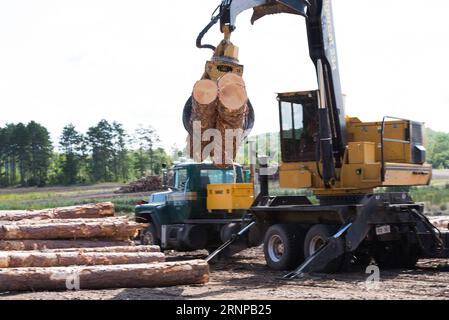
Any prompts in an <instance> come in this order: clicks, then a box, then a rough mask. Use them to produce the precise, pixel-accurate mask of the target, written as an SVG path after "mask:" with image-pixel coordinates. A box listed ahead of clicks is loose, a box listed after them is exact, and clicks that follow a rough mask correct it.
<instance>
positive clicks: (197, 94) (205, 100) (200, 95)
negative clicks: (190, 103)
mask: <svg viewBox="0 0 449 320" xmlns="http://www.w3.org/2000/svg"><path fill="white" fill-rule="evenodd" d="M192 95H193V99H194V100H195V101H196V102H197V103H198V104H200V105H210V104H212V103H213V102H214V101H216V100H217V96H218V87H217V84H216V83H215V82H214V81H212V80H200V81H198V82H197V83H196V84H195V86H194V88H193V94H192Z"/></svg>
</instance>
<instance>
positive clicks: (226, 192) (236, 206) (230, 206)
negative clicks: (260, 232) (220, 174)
mask: <svg viewBox="0 0 449 320" xmlns="http://www.w3.org/2000/svg"><path fill="white" fill-rule="evenodd" d="M253 202H254V185H253V184H252V183H236V184H210V185H208V186H207V210H208V211H209V212H213V211H227V212H229V213H232V212H233V211H236V210H248V209H250V208H251V206H252V204H253Z"/></svg>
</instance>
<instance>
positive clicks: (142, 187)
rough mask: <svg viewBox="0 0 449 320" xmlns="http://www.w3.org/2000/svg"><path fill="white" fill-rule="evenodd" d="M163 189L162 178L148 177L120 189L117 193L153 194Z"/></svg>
mask: <svg viewBox="0 0 449 320" xmlns="http://www.w3.org/2000/svg"><path fill="white" fill-rule="evenodd" d="M162 189H163V185H162V177H160V176H148V177H144V178H141V179H139V180H137V181H133V182H131V183H129V184H127V185H125V186H123V187H120V188H119V189H118V190H117V191H116V192H115V193H137V192H151V191H158V190H162Z"/></svg>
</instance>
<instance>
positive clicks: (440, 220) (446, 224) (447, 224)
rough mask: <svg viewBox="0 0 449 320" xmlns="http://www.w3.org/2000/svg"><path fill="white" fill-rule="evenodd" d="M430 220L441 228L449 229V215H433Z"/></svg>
mask: <svg viewBox="0 0 449 320" xmlns="http://www.w3.org/2000/svg"><path fill="white" fill-rule="evenodd" d="M430 222H432V224H433V225H434V226H435V227H437V228H438V229H441V230H448V229H449V217H446V216H441V217H432V218H430Z"/></svg>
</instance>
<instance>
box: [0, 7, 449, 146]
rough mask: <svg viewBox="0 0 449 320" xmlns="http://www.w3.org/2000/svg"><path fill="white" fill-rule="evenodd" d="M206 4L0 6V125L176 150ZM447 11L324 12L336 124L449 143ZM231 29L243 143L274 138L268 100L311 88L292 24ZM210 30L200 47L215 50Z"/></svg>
mask: <svg viewBox="0 0 449 320" xmlns="http://www.w3.org/2000/svg"><path fill="white" fill-rule="evenodd" d="M218 3H219V1H218V0H213V1H212V0H196V1H195V0H194V1H185V0H171V1H148V0H147V1H143V0H127V1H125V0H0V110H1V113H0V114H1V118H0V125H4V124H5V123H6V122H19V121H22V122H28V121H30V120H35V121H38V122H40V123H42V124H43V125H45V126H46V127H47V128H49V130H50V131H51V133H52V138H53V140H54V142H56V141H57V139H58V137H59V135H60V133H61V130H62V127H63V126H64V125H65V124H68V123H70V122H72V123H74V124H75V125H76V126H77V128H78V129H79V130H82V131H84V130H86V129H87V128H88V127H89V126H91V125H93V124H95V123H96V122H98V121H99V120H100V119H103V118H105V119H108V120H111V121H112V120H117V121H119V122H121V123H123V124H124V125H125V127H126V128H127V129H128V130H130V131H132V130H134V128H135V127H136V126H137V125H138V124H144V125H146V124H150V125H152V126H154V127H155V128H156V130H157V131H158V132H159V135H160V136H161V138H162V140H163V141H164V143H163V145H164V146H166V147H170V146H171V145H173V144H174V143H177V144H178V146H183V143H184V141H185V137H186V133H185V131H184V128H183V126H182V120H181V115H182V109H183V106H184V103H185V100H186V99H187V97H188V96H189V94H190V92H191V90H192V87H193V84H194V83H195V81H197V80H198V79H199V78H200V77H201V74H202V72H203V68H204V64H205V62H206V60H207V59H208V58H210V56H211V51H209V50H199V49H197V48H196V47H195V39H196V37H197V34H198V33H199V31H200V30H201V29H202V28H203V27H204V26H205V25H206V24H207V23H208V22H209V18H210V14H211V13H212V10H213V9H214V8H215V7H216V6H217V5H218ZM448 10H449V2H448V1H447V0H428V1H426V2H425V3H424V2H422V1H420V0H394V1H387V2H379V1H366V0H364V1H361V0H335V1H334V14H335V24H336V26H335V28H336V32H337V43H338V49H339V59H340V69H341V77H342V86H343V91H344V93H346V94H347V113H348V114H349V115H351V116H358V117H360V118H361V119H362V120H380V119H381V117H382V116H383V115H396V116H400V117H406V118H411V119H414V120H418V121H424V122H426V123H427V126H429V127H431V128H433V129H435V130H441V131H449V125H448V118H449V88H448V87H449V81H448V78H447V77H448V75H449V63H448V61H447V59H448V57H449V41H448V40H449V19H447V12H448ZM250 15H251V13H250V12H247V13H246V14H243V15H241V16H240V17H239V19H238V29H237V31H236V32H235V33H234V38H233V42H234V43H235V44H236V45H237V46H239V47H240V61H241V63H242V64H244V65H245V68H246V69H245V80H246V82H247V87H248V92H249V94H250V98H251V100H252V103H253V105H254V107H255V111H256V117H257V119H256V126H255V128H254V131H253V132H254V133H261V132H267V131H277V130H278V127H279V124H278V115H277V106H276V102H275V95H274V93H275V92H283V91H302V90H309V89H315V88H316V79H315V73H314V69H313V65H312V63H311V61H310V59H309V57H308V51H307V40H306V30H305V25H304V19H303V18H301V17H297V16H292V15H276V16H269V17H265V18H263V19H261V20H259V21H257V22H256V24H255V26H251V25H250V23H249V18H250ZM220 39H221V34H220V33H219V30H218V27H216V28H214V29H213V30H212V32H211V33H210V34H209V35H208V37H207V39H206V40H209V41H207V42H211V43H212V44H214V45H216V44H218V42H219V40H220Z"/></svg>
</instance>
